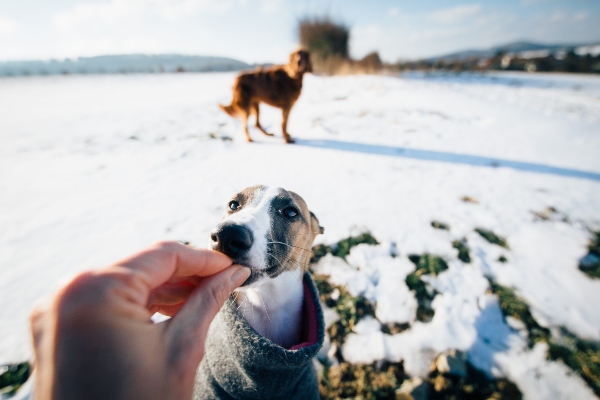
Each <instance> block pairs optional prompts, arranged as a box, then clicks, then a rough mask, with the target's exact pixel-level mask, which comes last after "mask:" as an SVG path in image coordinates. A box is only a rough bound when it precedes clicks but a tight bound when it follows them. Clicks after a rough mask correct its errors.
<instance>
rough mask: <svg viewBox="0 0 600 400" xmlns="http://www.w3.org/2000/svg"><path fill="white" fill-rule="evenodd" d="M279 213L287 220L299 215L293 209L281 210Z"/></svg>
mask: <svg viewBox="0 0 600 400" xmlns="http://www.w3.org/2000/svg"><path fill="white" fill-rule="evenodd" d="M281 213H282V214H283V215H284V216H285V217H287V218H294V217H295V216H297V215H298V214H300V212H299V211H298V210H297V209H295V208H294V207H286V208H284V209H283V210H281Z"/></svg>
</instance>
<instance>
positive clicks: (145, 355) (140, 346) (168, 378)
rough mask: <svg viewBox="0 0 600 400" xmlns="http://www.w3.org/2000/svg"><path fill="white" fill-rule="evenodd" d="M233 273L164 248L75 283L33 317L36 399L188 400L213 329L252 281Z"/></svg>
mask: <svg viewBox="0 0 600 400" xmlns="http://www.w3.org/2000/svg"><path fill="white" fill-rule="evenodd" d="M231 264H232V263H231V260H230V259H229V258H228V257H227V256H225V255H223V254H221V253H218V252H215V251H212V250H199V249H193V248H191V247H187V246H184V245H182V244H179V243H176V242H165V243H160V244H157V245H156V246H154V247H152V248H150V249H147V250H145V251H142V252H140V253H138V254H136V255H133V256H131V257H129V258H126V259H124V260H122V261H120V262H117V263H115V264H114V265H112V266H109V267H107V268H104V269H99V270H94V271H88V272H83V273H81V274H78V275H77V276H75V277H74V278H73V279H72V280H71V281H70V282H69V283H67V284H66V285H65V286H64V287H62V288H61V289H60V290H59V291H58V293H56V294H55V295H54V297H53V298H52V299H51V300H50V301H48V302H46V303H43V304H40V305H39V306H38V307H37V308H36V309H35V310H34V311H33V313H32V315H31V330H32V334H33V345H34V351H35V356H36V362H35V370H34V374H35V379H36V382H35V385H36V387H35V390H34V396H35V397H34V398H35V399H61V400H63V399H161V400H162V399H190V398H191V397H192V394H193V388H194V379H195V375H196V370H197V368H198V365H199V364H200V361H201V360H202V357H203V356H204V342H205V340H206V335H207V333H208V327H209V326H210V323H211V321H212V320H213V318H214V317H215V315H216V314H217V312H218V311H219V309H220V308H221V306H222V305H223V304H224V302H225V301H226V300H227V298H228V296H229V295H230V294H231V292H232V291H233V290H234V289H235V288H237V287H238V286H240V285H241V284H242V283H243V282H244V281H245V280H246V279H247V278H248V276H249V274H250V270H249V269H248V268H245V267H239V266H232V265H231ZM156 311H159V312H161V313H163V314H166V315H169V316H173V318H171V319H170V320H168V321H165V322H163V323H160V324H154V323H152V322H151V320H150V317H151V316H152V314H154V312H156Z"/></svg>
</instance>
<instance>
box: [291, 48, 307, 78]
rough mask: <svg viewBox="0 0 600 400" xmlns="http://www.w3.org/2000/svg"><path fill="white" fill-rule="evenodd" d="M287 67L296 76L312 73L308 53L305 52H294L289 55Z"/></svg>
mask: <svg viewBox="0 0 600 400" xmlns="http://www.w3.org/2000/svg"><path fill="white" fill-rule="evenodd" d="M289 65H290V66H291V67H292V69H293V71H295V72H296V73H297V74H303V73H305V72H312V63H311V62H310V53H309V52H308V51H306V50H296V51H295V52H293V53H292V54H290V62H289Z"/></svg>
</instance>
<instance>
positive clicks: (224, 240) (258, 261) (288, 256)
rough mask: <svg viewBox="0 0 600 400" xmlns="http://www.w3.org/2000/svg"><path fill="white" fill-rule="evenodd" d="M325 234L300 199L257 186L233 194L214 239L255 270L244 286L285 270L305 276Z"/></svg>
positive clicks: (218, 247) (215, 244) (213, 243)
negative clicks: (316, 244) (317, 242)
mask: <svg viewBox="0 0 600 400" xmlns="http://www.w3.org/2000/svg"><path fill="white" fill-rule="evenodd" d="M319 233H323V228H322V227H321V226H319V221H318V220H317V217H315V215H314V214H313V213H312V212H310V211H309V210H308V207H307V206H306V203H305V202H304V200H303V199H302V197H300V196H298V195H297V194H296V193H294V192H290V191H287V190H285V189H282V188H275V187H267V186H254V187H249V188H247V189H244V190H242V191H241V192H239V193H237V194H236V195H234V196H233V197H232V198H231V199H230V200H229V202H228V203H227V215H226V216H225V218H224V219H223V221H222V222H221V223H220V224H219V225H218V226H217V227H216V228H215V230H214V231H213V232H212V234H211V246H212V248H213V249H214V250H217V251H220V252H222V253H224V254H226V255H228V256H229V257H230V258H231V259H232V260H233V262H234V263H236V264H241V265H245V266H247V267H249V268H250V269H251V271H252V272H251V275H250V278H248V280H247V281H246V282H245V283H244V286H246V285H250V284H252V283H254V282H256V281H260V280H262V279H266V278H276V277H277V276H279V275H280V274H282V273H283V272H286V271H290V272H293V271H296V272H298V273H301V274H303V273H304V272H306V269H307V268H308V262H309V260H310V258H311V255H312V252H311V247H312V244H313V241H314V239H315V237H316V236H317V235H318V234H319Z"/></svg>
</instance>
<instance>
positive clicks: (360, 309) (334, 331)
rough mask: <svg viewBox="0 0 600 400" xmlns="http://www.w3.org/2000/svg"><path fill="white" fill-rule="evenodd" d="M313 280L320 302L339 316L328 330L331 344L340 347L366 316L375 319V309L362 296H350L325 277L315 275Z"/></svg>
mask: <svg viewBox="0 0 600 400" xmlns="http://www.w3.org/2000/svg"><path fill="white" fill-rule="evenodd" d="M313 278H314V281H315V284H316V286H317V289H318V290H319V297H320V299H321V302H322V303H323V304H325V305H326V306H327V307H330V308H332V309H334V310H335V312H337V313H338V315H339V316H340V319H339V320H338V321H336V322H335V323H333V324H332V325H331V326H330V327H329V328H328V333H329V336H330V337H331V342H332V343H335V344H338V345H341V344H342V343H344V338H345V337H346V335H347V334H349V333H350V332H352V329H354V327H355V326H356V324H357V323H358V321H360V320H361V319H362V318H363V317H365V316H367V315H370V316H372V317H375V307H374V306H373V304H371V302H369V300H367V299H366V298H365V297H364V296H356V297H355V296H352V295H351V294H350V293H349V292H348V291H347V290H346V289H345V288H343V287H342V286H337V285H332V284H330V283H329V282H327V277H326V276H322V275H315V276H314V277H313Z"/></svg>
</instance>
